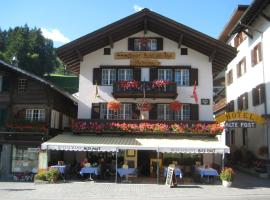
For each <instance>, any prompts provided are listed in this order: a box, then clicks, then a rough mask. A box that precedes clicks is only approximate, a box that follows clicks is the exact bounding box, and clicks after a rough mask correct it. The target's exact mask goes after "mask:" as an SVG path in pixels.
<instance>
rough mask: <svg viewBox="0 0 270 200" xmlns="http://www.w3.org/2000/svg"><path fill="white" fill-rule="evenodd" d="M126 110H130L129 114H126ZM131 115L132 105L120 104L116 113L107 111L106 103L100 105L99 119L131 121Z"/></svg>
mask: <svg viewBox="0 0 270 200" xmlns="http://www.w3.org/2000/svg"><path fill="white" fill-rule="evenodd" d="M128 109H130V113H128V114H127V110H128ZM132 114H133V109H132V103H122V104H121V107H120V110H118V111H112V110H109V109H108V108H107V103H101V104H100V119H105V120H131V119H132ZM121 116H122V117H121Z"/></svg>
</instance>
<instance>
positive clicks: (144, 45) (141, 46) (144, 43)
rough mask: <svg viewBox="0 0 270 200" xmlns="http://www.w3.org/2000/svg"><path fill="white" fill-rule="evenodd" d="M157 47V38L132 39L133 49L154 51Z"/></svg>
mask: <svg viewBox="0 0 270 200" xmlns="http://www.w3.org/2000/svg"><path fill="white" fill-rule="evenodd" d="M157 47H158V45H157V39H155V38H136V39H134V51H156V50H158V48H157Z"/></svg>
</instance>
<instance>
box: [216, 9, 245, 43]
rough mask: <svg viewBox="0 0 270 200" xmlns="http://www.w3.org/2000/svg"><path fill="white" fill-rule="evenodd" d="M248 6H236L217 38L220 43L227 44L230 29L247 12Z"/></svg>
mask: <svg viewBox="0 0 270 200" xmlns="http://www.w3.org/2000/svg"><path fill="white" fill-rule="evenodd" d="M247 8H248V5H238V6H237V8H236V9H235V10H234V12H233V14H232V16H231V18H230V20H229V21H228V22H227V24H226V25H225V27H224V29H223V31H222V32H221V34H220V36H219V37H218V39H219V40H221V41H222V42H227V41H228V39H229V38H230V35H229V33H230V32H231V30H232V28H233V27H234V26H235V25H236V24H237V23H238V21H239V19H240V17H241V16H242V15H243V14H244V12H245V11H246V10H247Z"/></svg>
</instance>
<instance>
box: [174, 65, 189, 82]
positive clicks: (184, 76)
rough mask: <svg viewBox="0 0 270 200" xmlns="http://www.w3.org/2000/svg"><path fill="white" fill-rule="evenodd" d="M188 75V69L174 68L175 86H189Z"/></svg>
mask: <svg viewBox="0 0 270 200" xmlns="http://www.w3.org/2000/svg"><path fill="white" fill-rule="evenodd" d="M177 74H179V75H177ZM189 77H190V73H189V69H175V70H174V82H176V85H177V86H190V85H189V84H190V82H189V80H190V79H189Z"/></svg>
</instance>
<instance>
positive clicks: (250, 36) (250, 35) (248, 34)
mask: <svg viewBox="0 0 270 200" xmlns="http://www.w3.org/2000/svg"><path fill="white" fill-rule="evenodd" d="M251 31H252V30H251ZM243 32H244V33H245V34H246V35H247V36H248V37H249V38H250V39H253V35H252V34H251V33H250V32H247V31H245V30H243Z"/></svg>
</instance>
